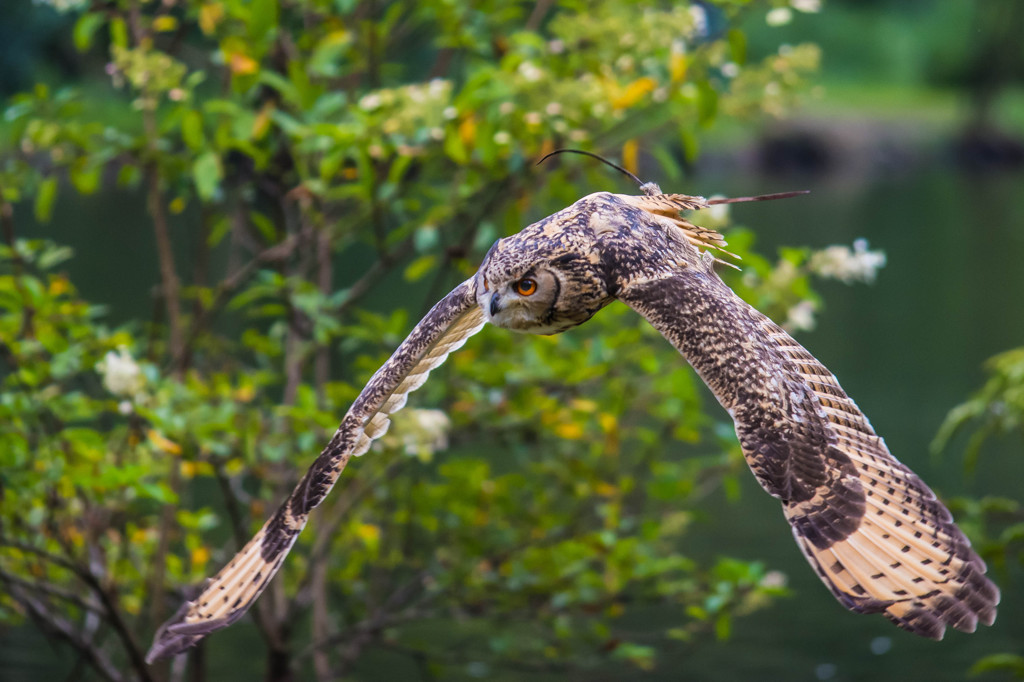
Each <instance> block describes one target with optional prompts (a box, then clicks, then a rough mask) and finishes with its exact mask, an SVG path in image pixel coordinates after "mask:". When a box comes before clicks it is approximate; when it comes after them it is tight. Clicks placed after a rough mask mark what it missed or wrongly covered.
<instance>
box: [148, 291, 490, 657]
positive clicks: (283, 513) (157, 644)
mask: <svg viewBox="0 0 1024 682" xmlns="http://www.w3.org/2000/svg"><path fill="white" fill-rule="evenodd" d="M483 325H484V317H483V311H482V310H481V309H480V307H479V306H478V305H477V301H476V292H475V288H474V280H473V279H469V280H467V281H465V282H463V283H462V284H460V285H459V286H458V287H456V288H455V289H454V290H453V291H452V292H451V293H450V294H448V295H447V296H445V297H444V298H443V299H442V300H441V301H440V302H438V303H437V305H435V306H434V307H433V308H432V309H431V310H430V312H429V313H427V315H426V316H425V317H424V318H423V319H422V320H421V321H420V323H419V324H417V325H416V327H415V328H414V329H413V330H412V332H410V334H409V336H407V337H406V339H405V340H404V341H403V342H402V344H401V345H400V346H399V347H398V349H397V350H395V352H394V354H393V355H392V356H391V358H390V359H388V361H387V362H386V363H384V365H383V366H382V367H381V368H380V369H379V370H377V373H376V374H374V375H373V377H372V378H371V379H370V381H369V382H368V383H367V384H366V386H365V387H364V388H363V390H362V392H361V393H360V394H359V397H358V398H356V401H355V402H354V403H353V404H352V407H351V408H349V411H348V413H347V414H346V415H345V417H344V419H343V420H342V422H341V425H340V426H339V427H338V430H337V432H336V433H335V434H334V437H333V438H331V441H330V442H329V443H328V444H327V447H325V448H324V450H323V452H321V453H320V456H319V457H318V458H317V459H316V461H315V462H313V465H312V466H311V467H310V468H309V471H307V472H306V475H305V476H303V478H302V480H301V481H299V484H298V485H297V486H296V488H295V490H294V491H293V492H292V494H291V495H289V496H288V499H286V500H285V501H284V503H283V504H282V505H281V507H280V508H279V509H278V510H277V511H276V512H275V513H274V515H273V516H272V517H271V518H270V519H269V520H268V521H267V522H266V523H265V524H264V525H263V527H262V528H261V529H260V530H259V532H257V533H256V535H255V536H254V537H253V538H252V540H250V541H249V542H248V544H246V545H245V547H243V548H242V550H241V551H240V552H238V554H237V555H236V556H235V557H234V558H233V559H232V560H231V561H230V562H228V564H227V566H225V567H224V568H223V569H221V571H220V572H219V573H217V575H215V576H214V577H213V579H212V580H210V581H209V582H208V583H207V585H206V586H205V588H204V589H203V591H202V593H201V594H200V595H199V596H198V597H196V598H195V599H194V600H192V601H188V602H185V604H184V605H183V606H182V607H181V609H180V610H179V611H178V612H177V613H176V614H175V615H174V616H173V617H172V618H171V619H170V620H168V621H167V622H166V623H164V624H163V625H162V626H161V627H160V629H159V630H158V631H157V633H156V636H155V637H154V640H153V646H152V647H151V648H150V650H149V653H148V654H147V655H146V661H147V662H152V661H153V660H155V659H158V658H163V657H165V656H172V655H174V654H178V653H181V652H182V651H184V650H185V649H187V648H188V647H190V646H192V645H194V644H196V643H197V642H198V641H199V640H200V639H202V638H203V637H205V636H206V635H208V634H209V633H211V632H213V631H214V630H218V629H220V628H224V627H227V626H228V625H231V624H232V623H234V622H235V621H237V620H238V619H239V618H241V617H242V614H244V613H245V611H246V610H247V609H248V608H249V606H251V605H252V603H253V602H254V601H256V598H257V597H259V595H260V593H261V592H262V591H263V589H264V588H265V587H266V586H267V584H268V583H269V582H270V579H271V578H272V577H273V576H274V574H275V573H277V571H278V569H279V568H280V567H281V563H282V562H283V561H284V558H285V556H286V555H287V554H288V550H290V549H291V547H292V544H294V542H295V539H296V538H297V537H298V535H299V532H300V531H301V530H302V528H303V527H304V526H305V525H306V521H307V520H308V518H309V514H310V512H311V511H312V510H313V508H314V507H316V506H317V505H319V504H320V502H322V501H323V499H324V497H326V496H327V493H329V492H330V490H331V488H332V487H333V486H334V483H335V481H337V480H338V476H339V475H341V471H342V469H344V468H345V465H346V464H347V463H348V461H349V459H351V457H352V456H353V455H361V454H362V453H364V452H366V450H367V449H368V448H369V447H370V443H371V442H372V441H373V440H374V439H375V438H379V437H380V436H382V435H384V432H385V431H387V429H388V425H389V423H390V422H389V419H388V416H389V415H390V414H392V413H394V412H397V411H398V410H400V409H401V408H402V407H403V406H404V405H405V401H406V398H407V397H408V395H409V393H411V392H412V391H414V390H416V389H417V388H419V387H420V386H421V385H422V384H423V382H424V381H426V379H427V375H428V374H429V373H430V371H431V370H432V369H434V368H435V367H437V366H438V365H440V364H441V363H443V362H444V361H445V359H446V358H447V357H448V354H449V353H451V352H452V351H455V350H457V349H458V348H460V347H461V346H462V344H464V343H465V342H466V339H468V338H469V337H470V336H472V335H473V334H475V333H476V332H478V331H479V330H480V328H481V327H483Z"/></svg>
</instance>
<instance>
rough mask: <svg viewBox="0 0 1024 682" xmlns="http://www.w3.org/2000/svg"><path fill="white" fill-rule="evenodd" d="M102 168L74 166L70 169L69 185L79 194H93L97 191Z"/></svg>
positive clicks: (83, 165) (82, 165)
mask: <svg viewBox="0 0 1024 682" xmlns="http://www.w3.org/2000/svg"><path fill="white" fill-rule="evenodd" d="M102 172H103V167H102V166H95V165H94V166H89V165H85V164H75V165H74V166H72V167H71V173H70V175H71V184H72V185H74V186H75V189H77V190H78V192H79V193H80V194H93V193H94V192H96V190H97V189H99V186H100V175H101V173H102Z"/></svg>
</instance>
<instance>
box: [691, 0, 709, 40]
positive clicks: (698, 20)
mask: <svg viewBox="0 0 1024 682" xmlns="http://www.w3.org/2000/svg"><path fill="white" fill-rule="evenodd" d="M689 12H690V19H691V20H692V21H693V33H694V35H698V36H706V35H707V34H708V13H707V11H705V9H704V8H703V7H701V6H700V5H696V4H694V5H690V8H689Z"/></svg>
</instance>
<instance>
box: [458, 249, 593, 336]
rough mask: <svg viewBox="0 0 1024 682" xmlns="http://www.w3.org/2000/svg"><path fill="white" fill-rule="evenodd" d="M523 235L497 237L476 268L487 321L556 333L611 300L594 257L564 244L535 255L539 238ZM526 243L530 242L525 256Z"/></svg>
mask: <svg viewBox="0 0 1024 682" xmlns="http://www.w3.org/2000/svg"><path fill="white" fill-rule="evenodd" d="M521 239H522V233H520V235H515V236H513V237H509V238H506V239H500V240H498V242H496V243H495V245H494V246H493V247H492V248H491V251H490V252H489V253H488V254H487V257H486V258H485V259H484V262H483V265H481V266H480V270H479V271H478V272H477V276H476V294H477V302H478V303H479V305H480V307H481V308H483V312H484V316H485V318H486V319H487V321H488V322H490V323H491V324H493V325H495V326H498V327H502V328H504V329H510V330H512V331H517V332H525V333H528V334H557V333H559V332H564V331H565V330H567V329H571V328H572V327H575V326H577V325H579V324H582V323H584V322H586V321H587V320H589V319H590V317H591V316H592V315H593V314H594V313H595V312H597V311H598V310H599V309H601V308H602V307H604V305H605V304H607V303H608V302H609V301H610V300H611V296H610V295H609V294H608V291H607V287H606V286H605V283H604V281H603V280H602V278H601V276H600V274H599V269H600V268H599V267H598V263H597V260H596V258H591V256H590V255H589V254H586V253H580V252H578V251H575V250H573V249H567V248H565V247H564V246H562V247H561V248H553V249H551V250H552V251H554V252H555V253H553V254H543V255H541V256H540V257H539V258H538V257H537V256H538V254H537V253H536V252H537V250H538V249H537V248H536V245H537V243H538V240H537V238H536V237H533V238H532V239H531V241H532V243H531V244H530V245H524V244H521V243H519V240H521ZM525 246H532V247H533V253H532V255H531V257H530V258H529V259H527V258H525V257H524V256H525V255H526V254H529V253H530V250H529V249H527V248H524V247H525ZM555 246H557V243H555ZM545 256H546V257H545Z"/></svg>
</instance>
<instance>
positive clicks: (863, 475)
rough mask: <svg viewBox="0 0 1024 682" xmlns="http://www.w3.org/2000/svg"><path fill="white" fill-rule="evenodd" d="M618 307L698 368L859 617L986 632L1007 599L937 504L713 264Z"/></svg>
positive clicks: (832, 383)
mask: <svg viewBox="0 0 1024 682" xmlns="http://www.w3.org/2000/svg"><path fill="white" fill-rule="evenodd" d="M617 297H618V298H619V299H620V300H622V301H623V302H625V303H626V304H627V305H629V306H630V307H631V308H633V309H634V310H636V311H637V312H639V313H640V314H641V315H643V316H644V317H645V318H646V319H647V320H648V321H649V322H650V323H651V324H652V325H653V326H654V327H655V328H656V329H657V330H658V331H659V332H661V334H662V335H663V336H665V337H666V338H667V339H668V340H669V341H670V342H671V343H672V344H673V345H674V346H675V347H676V348H677V349H678V350H679V351H680V352H681V353H682V354H683V355H684V356H685V357H686V359H687V360H688V361H689V362H690V364H691V365H693V367H694V368H695V369H696V370H697V372H698V374H700V376H701V378H702V379H703V380H704V382H705V383H706V384H707V385H708V387H709V388H711V390H712V391H713V392H714V394H715V396H716V397H717V398H718V400H719V402H720V403H721V404H722V406H723V407H725V408H726V409H727V410H728V412H729V414H730V415H731V416H732V418H733V421H734V422H735V425H736V433H737V435H738V436H739V440H740V444H741V446H742V448H743V454H744V455H745V457H746V459H747V463H748V464H749V465H750V468H751V470H752V471H753V473H754V475H755V476H756V477H757V480H758V482H759V483H760V484H761V485H762V487H764V488H765V490H767V491H768V492H769V493H770V494H772V495H773V496H774V497H776V498H778V499H779V500H780V501H781V502H782V506H783V512H784V514H785V516H786V519H787V520H788V521H789V523H790V525H791V526H792V530H793V535H794V537H795V538H796V541H797V544H799V546H800V549H801V550H802V551H803V553H804V555H805V556H806V557H807V559H808V561H810V563H811V565H812V566H814V568H815V570H816V571H817V573H818V575H819V576H820V577H821V579H822V580H823V581H824V582H825V584H826V585H827V586H828V587H829V589H830V590H831V591H832V594H833V595H835V597H836V598H837V599H838V600H839V601H840V603H842V604H843V606H845V607H846V608H848V609H850V610H852V611H856V612H859V613H883V614H884V615H885V616H886V617H887V618H889V620H891V621H893V622H894V623H895V624H896V625H898V626H899V627H901V628H903V629H905V630H909V631H911V632H914V633H916V634H919V635H922V636H925V637H930V638H933V639H941V638H942V635H943V633H944V632H945V629H946V627H947V626H951V627H954V628H957V629H959V630H963V631H966V632H973V631H974V629H975V627H976V626H977V623H978V622H979V621H980V622H982V623H984V624H986V625H991V624H992V622H993V621H994V619H995V615H996V605H997V604H998V603H999V590H998V588H996V586H995V585H994V584H992V582H991V581H989V579H988V578H987V577H986V576H985V563H984V562H983V561H982V560H981V558H980V557H979V556H978V555H977V554H976V553H975V552H974V551H973V549H971V543H970V541H968V539H967V538H966V537H965V536H964V534H963V533H962V532H961V531H960V529H959V528H958V527H957V526H956V524H955V523H954V522H953V518H952V516H951V515H950V513H949V511H948V510H947V509H946V507H945V506H943V504H942V503H941V502H940V501H939V500H938V499H936V497H935V494H934V493H933V492H932V491H931V490H930V489H929V488H928V486H927V485H925V484H924V482H923V481H921V479H920V478H918V477H917V476H916V475H915V474H914V473H913V472H912V471H911V470H910V469H909V468H907V467H906V466H904V465H903V464H901V463H900V462H899V461H897V460H896V458H895V457H893V456H892V455H891V454H890V453H889V450H888V448H886V446H885V443H884V442H883V441H882V439H881V438H879V437H878V436H877V435H876V434H875V432H874V431H873V430H872V428H871V425H870V424H869V423H868V420H867V418H866V417H865V416H864V415H863V414H862V413H861V411H860V409H859V408H858V407H857V405H855V404H854V402H853V401H852V400H850V398H849V397H848V396H847V395H846V393H845V392H844V391H843V389H842V388H841V387H840V386H839V382H838V381H836V378H835V377H834V376H833V375H832V373H831V372H829V370H828V369H826V368H825V367H824V366H823V365H822V364H821V363H820V362H818V361H817V360H816V359H815V358H814V357H813V356H812V355H811V354H810V353H809V352H807V351H806V350H805V349H804V348H803V347H802V346H801V345H800V344H798V343H797V342H796V341H794V340H793V338H792V337H791V336H790V335H789V334H787V333H786V332H785V331H784V330H783V329H782V328H780V327H779V326H778V325H776V324H775V323H774V322H772V321H771V320H770V319H768V318H767V317H766V316H765V315H763V314H761V313H760V312H758V311H757V310H755V309H754V308H753V307H751V306H750V305H748V304H747V303H745V302H744V301H743V300H741V299H740V298H739V297H738V296H737V295H736V294H735V293H734V292H733V291H732V290H731V289H729V287H728V286H726V285H725V283H724V282H722V280H721V279H719V278H718V276H717V275H716V274H715V272H714V271H713V270H712V269H711V265H710V262H709V260H708V259H697V260H696V261H694V262H692V263H691V264H690V265H687V266H683V267H679V268H677V269H675V270H671V271H668V272H662V273H661V274H660V276H657V277H654V278H649V279H643V280H641V281H635V282H629V283H627V284H626V285H625V286H623V287H622V289H621V291H619V293H618V295H617Z"/></svg>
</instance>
